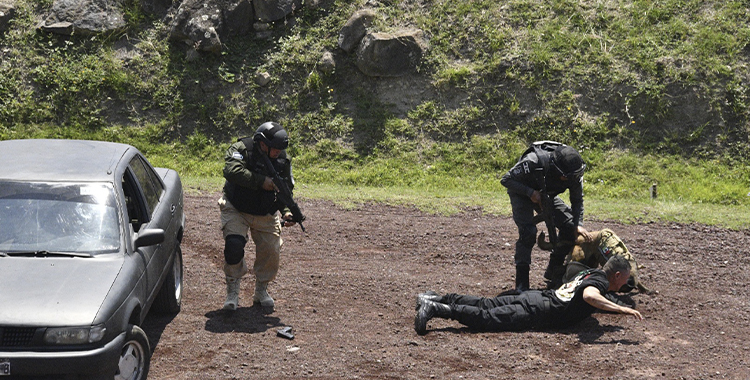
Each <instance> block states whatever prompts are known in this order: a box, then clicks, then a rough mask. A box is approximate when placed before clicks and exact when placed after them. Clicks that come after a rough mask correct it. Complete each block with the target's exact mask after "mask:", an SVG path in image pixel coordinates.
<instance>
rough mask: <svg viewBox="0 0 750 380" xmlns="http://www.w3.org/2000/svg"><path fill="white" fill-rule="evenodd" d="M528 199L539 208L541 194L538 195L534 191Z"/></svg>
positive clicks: (537, 192) (536, 191) (537, 191)
mask: <svg viewBox="0 0 750 380" xmlns="http://www.w3.org/2000/svg"><path fill="white" fill-rule="evenodd" d="M529 198H531V201H532V202H534V203H536V204H538V205H540V206H541V205H542V193H540V192H539V190H534V192H533V193H531V197H529Z"/></svg>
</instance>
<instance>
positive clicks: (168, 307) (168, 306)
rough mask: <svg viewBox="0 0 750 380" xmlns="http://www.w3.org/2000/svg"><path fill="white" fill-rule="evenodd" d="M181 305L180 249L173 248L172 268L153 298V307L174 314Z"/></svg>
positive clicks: (160, 311) (178, 247) (160, 312)
mask: <svg viewBox="0 0 750 380" xmlns="http://www.w3.org/2000/svg"><path fill="white" fill-rule="evenodd" d="M181 307H182V249H180V246H179V244H178V245H177V248H175V252H174V259H173V260H172V270H171V271H170V272H169V274H168V275H167V278H165V279H164V283H163V284H162V285H161V289H159V294H157V296H156V299H155V300H154V305H153V309H154V311H155V312H157V313H159V314H176V313H179V312H180V308H181Z"/></svg>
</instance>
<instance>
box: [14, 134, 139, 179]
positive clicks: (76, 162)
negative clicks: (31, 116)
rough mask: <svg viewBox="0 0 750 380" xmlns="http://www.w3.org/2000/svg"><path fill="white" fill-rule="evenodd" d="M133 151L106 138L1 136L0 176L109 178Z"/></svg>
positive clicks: (111, 177)
mask: <svg viewBox="0 0 750 380" xmlns="http://www.w3.org/2000/svg"><path fill="white" fill-rule="evenodd" d="M137 153H138V150H137V149H135V148H134V147H132V146H130V145H127V144H120V143H113V142H106V141H87V140H51V139H48V140H43V139H40V140H34V139H29V140H5V141H0V180H20V181H83V182H113V179H114V176H115V173H116V172H117V170H115V169H116V168H117V166H118V165H119V163H120V162H121V161H123V158H129V157H130V156H132V155H134V154H137ZM128 161H129V159H128ZM128 161H124V162H125V163H126V164H127V162H128Z"/></svg>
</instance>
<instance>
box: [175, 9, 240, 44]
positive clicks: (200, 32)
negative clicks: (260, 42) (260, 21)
mask: <svg viewBox="0 0 750 380" xmlns="http://www.w3.org/2000/svg"><path fill="white" fill-rule="evenodd" d="M253 18H254V16H253V6H252V3H251V1H250V0H214V1H202V0H186V1H184V2H183V3H182V4H180V6H179V7H178V8H177V10H176V12H175V15H174V18H173V19H172V23H171V26H172V29H171V34H170V38H172V39H173V40H177V41H184V42H186V43H188V44H190V45H193V46H194V47H195V48H196V50H203V51H210V52H219V51H221V46H222V45H221V36H228V35H237V34H244V33H247V32H248V31H249V30H250V27H251V25H252V20H253Z"/></svg>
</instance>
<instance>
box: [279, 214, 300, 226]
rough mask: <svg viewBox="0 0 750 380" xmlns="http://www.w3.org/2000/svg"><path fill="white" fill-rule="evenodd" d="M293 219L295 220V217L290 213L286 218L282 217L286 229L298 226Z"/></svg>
mask: <svg viewBox="0 0 750 380" xmlns="http://www.w3.org/2000/svg"><path fill="white" fill-rule="evenodd" d="M292 218H293V216H292V213H291V212H288V213H286V214H284V216H283V217H281V225H282V226H284V227H291V226H293V225H295V224H297V223H295V222H293V221H292Z"/></svg>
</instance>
